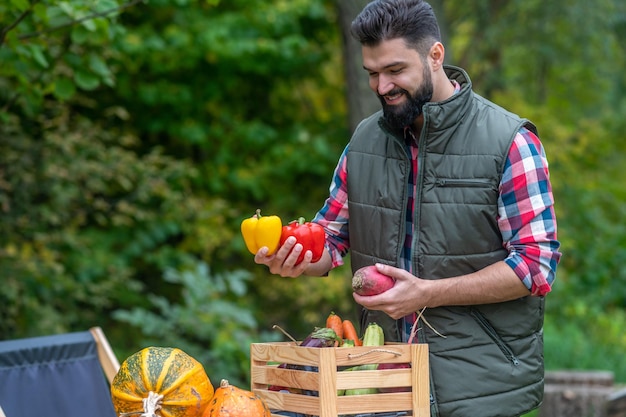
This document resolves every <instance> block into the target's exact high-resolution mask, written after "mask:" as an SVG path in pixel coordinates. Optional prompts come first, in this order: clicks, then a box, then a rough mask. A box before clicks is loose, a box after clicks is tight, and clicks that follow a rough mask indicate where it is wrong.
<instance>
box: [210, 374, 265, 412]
mask: <svg viewBox="0 0 626 417" xmlns="http://www.w3.org/2000/svg"><path fill="white" fill-rule="evenodd" d="M270 416H271V413H270V409H269V408H268V406H267V404H265V401H263V399H262V398H261V397H259V396H258V395H256V394H255V393H253V392H252V391H246V390H244V389H241V388H239V387H236V386H234V385H230V384H229V383H228V381H227V380H225V379H222V381H221V382H220V386H219V388H217V390H216V391H215V395H214V396H213V399H212V400H211V402H210V403H209V406H208V407H207V408H206V409H205V410H204V413H203V414H202V417H270Z"/></svg>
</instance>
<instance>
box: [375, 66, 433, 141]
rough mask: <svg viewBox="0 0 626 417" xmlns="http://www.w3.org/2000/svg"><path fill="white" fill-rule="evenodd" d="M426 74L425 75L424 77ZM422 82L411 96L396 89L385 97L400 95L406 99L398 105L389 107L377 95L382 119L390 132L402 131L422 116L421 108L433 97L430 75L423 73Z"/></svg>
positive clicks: (402, 90) (382, 98) (383, 99)
mask: <svg viewBox="0 0 626 417" xmlns="http://www.w3.org/2000/svg"><path fill="white" fill-rule="evenodd" d="M426 74H427V75H426ZM424 75H425V77H424V82H423V83H422V85H421V86H420V88H419V89H418V90H417V91H416V92H415V94H414V95H411V94H410V93H409V92H408V91H406V90H404V89H402V88H396V89H393V90H392V91H390V92H389V93H388V94H387V95H394V94H398V93H402V94H404V95H405V96H406V97H407V102H406V103H404V104H400V105H389V104H387V102H385V98H384V97H383V96H381V95H378V99H379V100H380V102H381V104H382V106H383V118H384V119H385V122H386V123H387V124H388V125H389V127H390V128H391V129H392V130H402V129H404V128H405V127H406V126H410V125H411V124H413V122H414V121H415V119H417V117H418V116H419V115H420V114H422V107H423V106H424V104H426V103H428V102H429V101H430V100H431V99H432V97H433V83H432V81H431V78H430V73H428V72H426V71H425V74H424Z"/></svg>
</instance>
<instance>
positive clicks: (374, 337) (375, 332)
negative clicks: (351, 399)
mask: <svg viewBox="0 0 626 417" xmlns="http://www.w3.org/2000/svg"><path fill="white" fill-rule="evenodd" d="M384 344H385V334H384V332H383V328H382V327H380V326H379V325H378V324H376V323H370V324H368V325H367V328H366V329H365V333H364V334H363V346H383V345H384ZM377 367H378V365H377V364H375V363H374V364H367V365H358V366H353V367H352V368H349V369H346V371H371V370H374V369H376V368H377ZM344 372H345V371H344ZM377 392H378V389H377V388H352V389H347V390H346V391H345V393H344V395H364V394H376V393H377Z"/></svg>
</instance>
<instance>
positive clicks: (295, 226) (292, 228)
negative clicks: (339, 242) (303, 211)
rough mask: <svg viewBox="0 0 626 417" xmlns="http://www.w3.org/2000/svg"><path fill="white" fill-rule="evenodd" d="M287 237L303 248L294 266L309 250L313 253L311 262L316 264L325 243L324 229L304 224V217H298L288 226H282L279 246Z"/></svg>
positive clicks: (311, 224)
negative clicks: (292, 238) (291, 237)
mask: <svg viewBox="0 0 626 417" xmlns="http://www.w3.org/2000/svg"><path fill="white" fill-rule="evenodd" d="M289 236H293V237H295V238H296V241H297V242H298V243H300V244H301V245H302V247H303V250H302V253H301V254H300V256H299V257H298V260H297V261H296V264H299V263H300V262H302V260H303V259H304V254H305V253H306V251H308V250H310V251H311V252H312V253H313V258H312V259H311V262H317V261H319V260H320V258H321V257H322V253H324V242H325V241H326V232H324V228H323V227H322V226H320V225H319V224H317V223H312V222H305V221H304V217H300V218H299V219H298V220H294V221H292V222H290V223H289V224H287V225H285V226H283V230H282V233H281V235H280V246H282V245H283V243H285V241H286V240H287V238H288V237H289Z"/></svg>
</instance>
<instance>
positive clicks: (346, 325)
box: [341, 319, 363, 346]
mask: <svg viewBox="0 0 626 417" xmlns="http://www.w3.org/2000/svg"><path fill="white" fill-rule="evenodd" d="M341 327H343V338H344V339H348V340H352V341H354V346H362V345H363V342H362V341H361V339H359V335H358V334H357V332H356V328H355V327H354V324H352V322H351V321H350V320H348V319H346V320H344V321H343V322H342V323H341Z"/></svg>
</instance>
